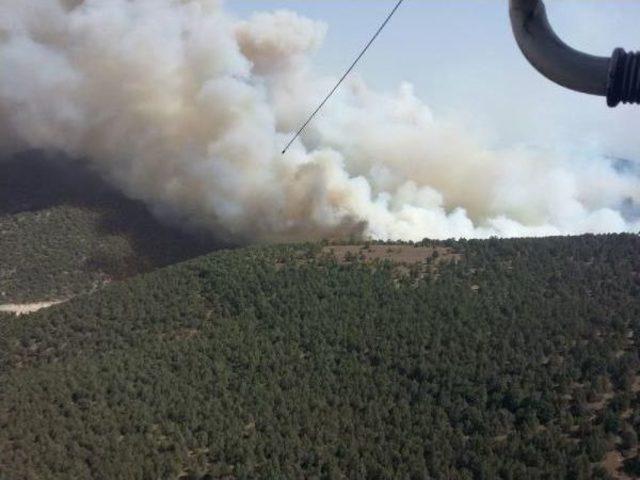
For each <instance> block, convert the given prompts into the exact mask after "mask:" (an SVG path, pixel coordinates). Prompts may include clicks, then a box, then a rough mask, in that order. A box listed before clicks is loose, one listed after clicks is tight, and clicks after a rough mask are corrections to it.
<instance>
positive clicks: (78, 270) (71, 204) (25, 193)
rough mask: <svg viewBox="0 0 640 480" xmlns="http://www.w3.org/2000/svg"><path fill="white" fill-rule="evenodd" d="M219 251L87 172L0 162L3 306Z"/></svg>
mask: <svg viewBox="0 0 640 480" xmlns="http://www.w3.org/2000/svg"><path fill="white" fill-rule="evenodd" d="M214 248H215V246H214V245H213V242H212V241H211V240H207V239H206V238H198V237H195V236H193V235H188V234H185V233H183V232H180V231H178V230H176V229H172V228H168V227H165V226H162V225H161V224H160V223H159V222H158V221H157V220H155V219H154V218H153V216H152V215H151V214H150V213H149V211H148V210H147V209H146V207H144V206H143V205H142V204H141V203H139V202H135V201H132V200H128V199H126V198H125V197H123V196H122V195H121V194H119V193H117V192H116V191H115V190H113V189H112V188H110V187H109V186H108V185H106V184H105V183H104V182H103V181H102V180H100V178H99V177H98V176H97V175H96V174H94V173H92V172H90V171H88V170H87V169H86V167H83V166H82V165H79V164H73V163H71V162H69V161H68V160H62V159H52V158H43V157H42V155H40V154H37V153H31V154H29V155H22V156H18V157H16V158H14V159H11V160H6V161H2V162H0V304H3V303H18V302H34V301H42V300H52V299H66V298H70V297H73V296H75V295H78V294H81V293H86V292H89V291H92V290H94V289H95V288H97V287H100V286H102V285H103V284H104V283H106V282H110V281H114V280H121V279H124V278H128V277H131V276H133V275H135V274H138V273H142V272H148V271H151V270H154V269H156V268H158V267H161V266H166V265H170V264H173V263H176V262H178V261H182V260H187V259H189V258H193V257H195V256H198V255H201V254H204V253H207V252H210V251H212V250H214Z"/></svg>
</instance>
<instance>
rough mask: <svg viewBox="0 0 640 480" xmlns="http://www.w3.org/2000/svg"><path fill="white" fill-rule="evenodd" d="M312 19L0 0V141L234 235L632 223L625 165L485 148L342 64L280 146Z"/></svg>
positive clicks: (297, 114) (405, 96)
mask: <svg viewBox="0 0 640 480" xmlns="http://www.w3.org/2000/svg"><path fill="white" fill-rule="evenodd" d="M324 34H325V26H324V25H322V24H318V23H315V22H313V21H311V20H308V19H305V18H301V17H299V16H297V15H296V14H294V13H291V12H276V13H265V14H257V15H255V16H254V17H253V18H251V19H250V20H248V21H239V20H236V19H234V18H232V17H231V16H230V15H228V14H227V13H225V11H224V8H223V5H222V4H221V2H219V1H217V0H108V1H107V0H84V1H82V0H19V1H17V0H0V151H1V153H3V154H9V153H11V152H16V151H19V150H23V149H26V148H39V149H51V150H56V151H63V152H66V153H67V154H68V155H71V156H74V157H83V158H87V159H88V161H90V162H92V163H93V164H94V165H95V166H96V167H97V168H98V169H100V171H101V172H103V174H104V175H105V176H107V177H108V178H109V179H110V180H111V181H112V182H114V183H115V184H116V185H118V186H119V187H120V188H122V190H123V191H124V192H125V193H127V194H128V195H130V196H132V197H135V198H138V199H142V200H144V201H145V202H147V203H148V204H150V205H152V206H153V208H154V209H155V210H156V211H158V212H162V213H163V214H165V215H170V216H171V217H172V218H174V219H178V220H179V221H181V222H184V223H185V224H190V225H196V226H204V227H206V228H210V229H211V230H213V231H215V232H217V233H218V234H220V233H221V232H223V233H224V234H225V235H228V236H230V237H232V238H236V239H240V240H245V241H246V240H276V239H300V238H317V237H321V236H331V235H338V234H345V233H347V232H349V233H353V232H361V233H363V234H364V235H367V236H370V237H373V238H379V239H390V238H393V239H398V238H401V239H421V238H423V237H432V238H444V237H486V236H490V235H498V236H522V235H547V234H573V233H581V232H604V231H608V232H620V231H638V230H640V222H639V221H638V219H637V218H635V219H634V218H633V217H632V216H630V215H629V214H628V213H626V214H625V212H628V211H629V208H628V206H629V205H637V204H638V203H639V202H640V188H639V186H640V185H639V184H640V180H639V179H638V176H637V175H634V174H629V173H628V172H625V171H624V169H621V168H617V167H616V165H615V164H614V162H613V161H611V160H608V159H606V158H598V157H595V158H584V157H578V156H575V155H571V154H562V153H557V152H545V151H536V150H532V149H525V148H513V149H510V150H502V151H495V150H492V149H490V148H488V147H486V146H485V145H484V144H483V142H482V141H481V140H479V139H476V138H474V137H473V136H472V135H471V134H470V133H469V132H468V131H467V130H466V129H465V128H464V127H463V126H460V125H456V124H452V123H450V122H447V121H442V120H439V119H437V118H434V116H433V115H432V113H431V111H430V110H429V108H428V107H427V106H425V105H424V104H423V103H422V102H421V101H420V100H419V99H418V98H416V96H415V95H414V93H413V90H412V87H411V86H410V85H402V86H401V87H400V88H399V89H398V91H397V92H396V93H394V94H386V93H385V94H382V93H378V92H375V91H372V90H371V89H369V88H368V87H367V85H366V84H365V83H364V82H363V81H361V80H359V79H357V78H356V79H354V80H352V81H351V82H350V84H349V85H347V86H346V87H345V89H343V90H342V92H341V94H340V95H339V97H337V98H335V101H334V102H333V103H332V105H330V106H329V107H328V108H327V110H326V111H325V112H324V113H323V115H322V116H321V117H319V118H318V120H317V121H316V122H315V123H314V124H313V125H312V127H311V128H310V129H309V131H308V132H307V133H306V135H305V136H304V138H303V140H302V141H300V142H299V143H297V144H296V145H295V146H294V147H293V148H292V149H291V150H290V152H289V153H288V154H287V155H285V156H282V155H281V154H280V152H281V150H282V148H283V146H284V145H285V144H286V142H287V140H288V139H289V135H290V134H291V131H292V130H294V129H295V128H296V127H297V126H298V125H299V124H300V122H301V121H302V120H303V119H304V118H305V116H306V115H307V114H308V113H309V111H311V110H312V109H313V108H314V107H315V105H316V104H317V101H318V99H319V98H321V96H322V94H323V93H325V92H326V91H327V87H328V86H329V85H330V84H331V81H328V80H327V79H322V78H314V76H313V75H312V73H311V69H310V65H309V54H310V53H311V52H312V51H313V50H314V49H315V48H317V47H318V46H319V45H320V44H321V42H322V41H323V36H324ZM625 205H626V207H625ZM625 208H626V210H625Z"/></svg>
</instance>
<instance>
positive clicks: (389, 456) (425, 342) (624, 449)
mask: <svg viewBox="0 0 640 480" xmlns="http://www.w3.org/2000/svg"><path fill="white" fill-rule="evenodd" d="M350 248H351V250H352V251H351V253H349V252H345V251H344V249H343V250H341V251H336V249H335V248H334V249H333V251H332V247H324V246H322V245H305V246H282V247H268V248H251V249H245V250H238V251H231V252H221V253H217V254H213V255H210V256H208V257H204V258H200V259H196V260H193V261H190V262H187V263H185V264H181V265H177V266H173V267H169V268H167V269H164V270H161V271H158V272H155V273H152V274H149V275H145V276H142V277H138V278H135V279H133V280H130V281H127V282H125V283H121V284H117V285H112V286H109V287H107V288H105V289H103V290H101V291H99V292H97V293H96V294H94V295H92V296H91V297H87V298H78V299H76V300H73V301H71V302H69V303H67V304H65V305H60V306H55V307H52V308H51V309H50V310H47V311H42V312H39V313H36V314H33V315H31V316H29V317H27V318H25V319H15V318H12V317H11V318H3V319H2V321H1V322H0V339H1V340H0V342H2V343H1V344H0V355H1V357H0V362H1V363H0V368H1V370H0V372H1V374H0V385H2V388H1V389H0V459H2V460H1V462H0V472H2V474H4V478H24V479H36V478H47V479H67V478H96V479H116V478H139V479H145V478H167V479H176V478H194V479H205V478H207V479H212V478H226V479H234V478H238V479H240V478H274V479H275V478H327V479H333V478H349V479H359V478H362V479H365V478H367V479H368V478H433V479H442V480H444V479H525V478H526V479H536V478H540V479H542V478H553V479H588V478H613V477H611V476H610V475H616V478H623V477H622V473H621V472H617V471H615V468H617V467H616V466H617V464H618V463H622V462H623V461H624V458H623V457H622V455H623V454H624V455H625V456H626V457H625V458H627V461H626V468H627V470H628V471H629V472H633V471H634V469H636V470H635V471H636V472H637V469H638V467H639V465H638V460H637V457H636V455H637V434H638V432H640V413H639V412H640V398H639V396H638V391H639V388H638V387H639V386H640V383H639V382H638V371H639V369H640V362H639V360H638V348H637V344H636V338H638V335H640V240H639V239H638V237H636V236H631V235H625V236H605V237H594V236H587V237H581V238H574V239H561V238H557V239H546V240H504V241H499V240H491V241H488V242H477V241H474V242H460V243H454V242H448V243H446V244H432V243H427V244H425V245H424V246H422V247H421V248H423V249H424V250H423V251H422V253H423V254H424V258H423V260H419V259H417V258H416V257H418V255H414V256H413V257H412V256H411V255H406V254H405V253H406V252H405V253H402V254H401V255H397V258H413V259H412V260H411V262H410V263H409V264H407V265H397V264H393V263H390V262H389V261H384V259H380V258H378V257H379V255H377V254H376V252H379V249H378V250H376V251H373V253H367V252H369V250H370V249H369V250H368V249H367V247H357V248H355V247H350ZM376 248H379V247H376ZM385 248H387V249H388V250H389V253H390V254H393V251H394V249H397V248H400V247H397V246H386V247H385ZM403 248H408V247H403ZM409 248H413V247H409ZM436 251H437V253H434V252H436ZM392 256H393V255H392ZM605 457H606V459H607V460H608V461H607V462H606V464H605V463H603V462H604V460H605ZM603 465H606V466H607V468H608V469H609V472H607V469H606V468H604V466H603ZM0 476H1V475H0Z"/></svg>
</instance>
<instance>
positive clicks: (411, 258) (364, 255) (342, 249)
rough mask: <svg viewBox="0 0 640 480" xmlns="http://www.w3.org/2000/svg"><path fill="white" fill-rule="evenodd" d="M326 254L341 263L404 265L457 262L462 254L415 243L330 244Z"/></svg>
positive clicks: (325, 249)
mask: <svg viewBox="0 0 640 480" xmlns="http://www.w3.org/2000/svg"><path fill="white" fill-rule="evenodd" d="M322 253H323V254H325V255H332V256H334V257H336V258H337V260H338V261H339V262H341V263H347V262H349V261H352V260H356V259H357V260H360V261H363V262H367V263H369V262H375V261H385V260H386V261H389V262H392V263H397V264H403V265H416V264H425V263H427V262H428V261H429V260H431V261H432V262H433V263H435V264H437V263H442V262H452V261H453V262H455V261H458V260H460V259H461V258H462V255H460V254H458V253H455V252H454V251H453V250H451V249H449V248H445V247H419V246H414V245H329V246H327V247H324V248H323V249H322Z"/></svg>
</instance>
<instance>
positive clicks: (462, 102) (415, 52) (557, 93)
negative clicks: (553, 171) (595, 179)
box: [226, 0, 640, 158]
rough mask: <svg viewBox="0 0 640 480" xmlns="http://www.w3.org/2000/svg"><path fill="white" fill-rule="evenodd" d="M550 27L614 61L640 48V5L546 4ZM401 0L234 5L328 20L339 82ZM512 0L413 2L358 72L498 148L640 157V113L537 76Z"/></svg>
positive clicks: (241, 12) (330, 64)
mask: <svg viewBox="0 0 640 480" xmlns="http://www.w3.org/2000/svg"><path fill="white" fill-rule="evenodd" d="M546 3H547V7H548V10H549V15H550V18H551V21H552V23H553V25H554V27H555V28H556V30H557V31H558V32H559V34H560V35H561V36H562V37H563V38H564V39H565V40H566V41H567V42H568V43H570V44H571V45H572V46H574V47H577V48H580V49H583V50H586V51H589V52H590V53H593V54H599V55H609V54H610V53H611V51H612V50H613V48H614V47H617V46H622V47H625V48H627V49H640V30H639V29H638V25H639V24H640V2H637V1H634V0H606V1H605V0H600V1H595V0H593V1H589V0H548V1H547V2H546ZM394 4H395V0H227V2H226V5H227V8H228V9H229V10H230V11H232V12H233V13H234V14H236V15H238V16H241V17H246V16H249V15H251V13H252V12H255V11H268V10H275V9H288V10H293V11H296V12H298V13H300V14H302V15H304V16H307V17H310V18H313V19H316V20H320V21H323V22H325V23H326V24H327V25H328V27H329V29H328V33H327V38H326V41H325V43H324V45H323V47H322V48H321V49H320V50H319V52H318V53H317V54H316V56H315V58H314V68H315V69H316V70H317V71H318V72H319V73H320V74H323V75H332V76H337V75H339V74H340V73H341V72H342V71H343V70H344V68H345V66H347V65H348V64H349V63H350V61H351V60H352V59H353V58H354V56H355V54H356V53H357V52H358V51H359V50H360V49H361V48H362V45H363V44H364V42H366V40H367V39H368V38H369V37H370V35H371V34H372V33H373V31H375V29H376V28H377V26H378V25H379V24H380V22H381V20H382V19H383V18H384V16H385V15H386V13H387V12H388V11H389V9H390V8H391V7H392V6H393V5H394ZM507 10H508V5H507V1H506V0H455V1H452V0H406V2H405V4H404V6H403V7H402V9H401V10H400V11H399V12H398V15H397V17H396V18H395V19H394V21H393V23H391V24H390V25H389V27H388V29H387V30H386V31H385V32H384V34H383V35H382V36H381V37H380V38H379V40H378V42H377V43H376V45H375V48H374V49H372V50H371V51H370V53H369V54H368V55H367V57H365V59H364V61H363V63H362V64H361V65H360V66H359V67H358V70H357V73H358V74H359V75H361V76H362V77H363V78H364V79H365V80H366V81H367V83H369V84H371V85H373V86H375V87H376V88H379V89H384V90H392V89H395V88H397V86H398V85H399V84H400V83H401V82H403V81H409V82H411V83H412V84H414V85H415V86H416V90H417V92H418V94H419V96H420V97H421V98H422V99H423V100H424V101H425V102H427V103H428V104H429V105H430V106H431V107H432V108H433V109H434V111H435V112H436V113H440V114H442V115H449V116H456V117H459V118H461V119H463V120H464V121H466V122H468V123H469V124H470V126H471V127H472V128H475V129H477V130H479V131H484V133H486V134H487V135H488V136H489V137H490V138H492V139H493V142H494V143H495V144H497V145H499V144H513V143H523V144H535V145H541V146H544V147H547V146H549V145H551V144H552V145H556V146H558V145H560V146H561V147H562V148H565V147H566V148H579V147H582V146H585V145H589V146H593V147H594V148H597V149H601V150H604V151H606V152H607V153H610V154H612V155H619V156H626V157H636V158H640V138H638V137H640V135H637V133H636V132H637V128H638V127H639V126H640V108H637V107H629V106H627V107H622V108H619V109H616V110H610V109H608V108H607V107H606V105H605V102H604V100H603V99H601V98H597V97H589V96H584V95H580V94H576V93H573V92H569V91H566V90H563V89H561V88H559V87H557V86H555V85H553V84H551V83H550V82H548V81H547V80H546V79H544V78H542V77H540V76H539V75H538V74H537V73H536V72H535V71H534V70H532V69H531V67H530V66H529V65H528V64H527V63H526V62H525V60H524V59H523V57H522V56H521V55H520V53H519V51H518V50H517V47H516V45H515V43H514V41H513V38H512V35H511V31H510V26H509V22H508V11H507Z"/></svg>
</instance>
